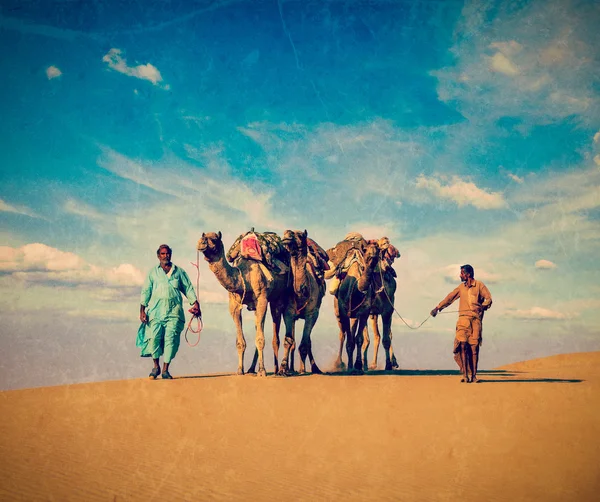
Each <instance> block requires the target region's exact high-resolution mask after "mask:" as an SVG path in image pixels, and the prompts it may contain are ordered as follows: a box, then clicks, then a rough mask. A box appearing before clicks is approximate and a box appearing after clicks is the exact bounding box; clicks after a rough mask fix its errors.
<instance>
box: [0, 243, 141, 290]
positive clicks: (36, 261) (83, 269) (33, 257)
mask: <svg viewBox="0 0 600 502" xmlns="http://www.w3.org/2000/svg"><path fill="white" fill-rule="evenodd" d="M0 249H1V251H2V254H1V257H0V273H2V274H4V275H7V274H8V275H11V276H12V277H14V278H16V279H19V280H23V281H26V282H30V283H37V284H53V285H63V286H69V287H73V286H96V287H108V288H121V287H132V286H135V287H139V286H141V284H142V283H143V280H144V276H143V274H142V273H141V272H140V271H139V270H138V269H137V268H136V267H134V266H133V265H130V264H128V263H123V264H120V265H118V266H116V267H111V268H103V267H98V266H95V265H92V264H89V263H87V262H86V261H85V260H84V259H83V258H81V257H80V256H78V255H76V254H75V253H71V252H66V251H61V250H59V249H56V248H53V247H50V246H46V245H45V244H41V243H32V244H27V245H25V246H22V247H20V248H11V247H2V248H0Z"/></svg>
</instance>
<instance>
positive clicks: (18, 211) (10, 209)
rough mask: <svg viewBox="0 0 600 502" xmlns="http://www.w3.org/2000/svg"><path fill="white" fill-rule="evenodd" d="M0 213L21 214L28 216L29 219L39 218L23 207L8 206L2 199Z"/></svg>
mask: <svg viewBox="0 0 600 502" xmlns="http://www.w3.org/2000/svg"><path fill="white" fill-rule="evenodd" d="M0 212H5V213H15V214H22V215H24V216H29V217H30V218H41V216H39V215H37V214H35V213H34V212H33V211H32V210H31V209H29V208H27V207H25V206H15V205H12V204H9V203H7V202H6V201H4V200H3V199H0Z"/></svg>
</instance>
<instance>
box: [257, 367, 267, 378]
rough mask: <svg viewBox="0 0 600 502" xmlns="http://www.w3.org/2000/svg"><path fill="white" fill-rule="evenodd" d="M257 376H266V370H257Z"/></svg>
mask: <svg viewBox="0 0 600 502" xmlns="http://www.w3.org/2000/svg"><path fill="white" fill-rule="evenodd" d="M258 376H259V377H266V376H267V370H265V369H264V368H262V369H260V370H258Z"/></svg>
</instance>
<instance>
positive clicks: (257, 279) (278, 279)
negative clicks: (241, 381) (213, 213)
mask: <svg viewBox="0 0 600 502" xmlns="http://www.w3.org/2000/svg"><path fill="white" fill-rule="evenodd" d="M198 250H199V251H201V252H202V253H203V254H204V259H205V260H206V261H207V262H208V267H209V268H210V270H211V271H212V273H213V274H215V276H216V278H217V280H218V281H219V283H220V284H221V286H223V287H224V288H225V289H226V290H227V291H228V292H229V313H230V314H231V317H232V318H233V322H234V323H235V327H236V330H237V340H236V347H237V352H238V369H237V373H238V375H243V374H244V352H245V351H246V339H245V338H244V332H243V329H242V308H243V306H244V305H246V306H247V307H248V310H255V311H256V312H255V317H254V319H255V326H256V351H257V353H258V375H259V376H266V374H267V372H266V370H265V365H264V359H263V349H264V346H265V332H264V326H265V317H266V314H267V304H268V305H269V306H270V308H271V317H272V319H273V348H275V345H277V348H279V327H280V324H281V318H282V316H283V315H284V313H285V310H286V304H287V297H288V274H289V272H287V273H285V274H273V280H272V281H268V280H267V279H266V278H265V276H264V274H263V272H262V271H261V269H260V266H259V264H258V262H257V261H254V260H249V259H245V258H242V259H240V261H239V263H238V265H237V266H231V265H230V264H229V263H228V262H227V260H226V259H225V249H224V247H223V241H222V236H221V232H218V233H214V232H209V233H203V234H202V237H201V238H200V240H199V241H198ZM274 362H275V372H276V373H277V372H278V361H277V352H275V350H274ZM253 368H254V363H253V365H252V368H251V372H252V369H253Z"/></svg>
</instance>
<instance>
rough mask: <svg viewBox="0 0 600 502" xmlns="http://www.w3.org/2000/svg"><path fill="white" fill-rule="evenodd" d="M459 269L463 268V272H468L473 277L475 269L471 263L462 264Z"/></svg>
mask: <svg viewBox="0 0 600 502" xmlns="http://www.w3.org/2000/svg"><path fill="white" fill-rule="evenodd" d="M460 269H461V270H464V271H465V273H467V274H469V275H470V276H471V277H472V278H473V279H475V270H473V267H472V266H471V265H463V266H462V267H460Z"/></svg>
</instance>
